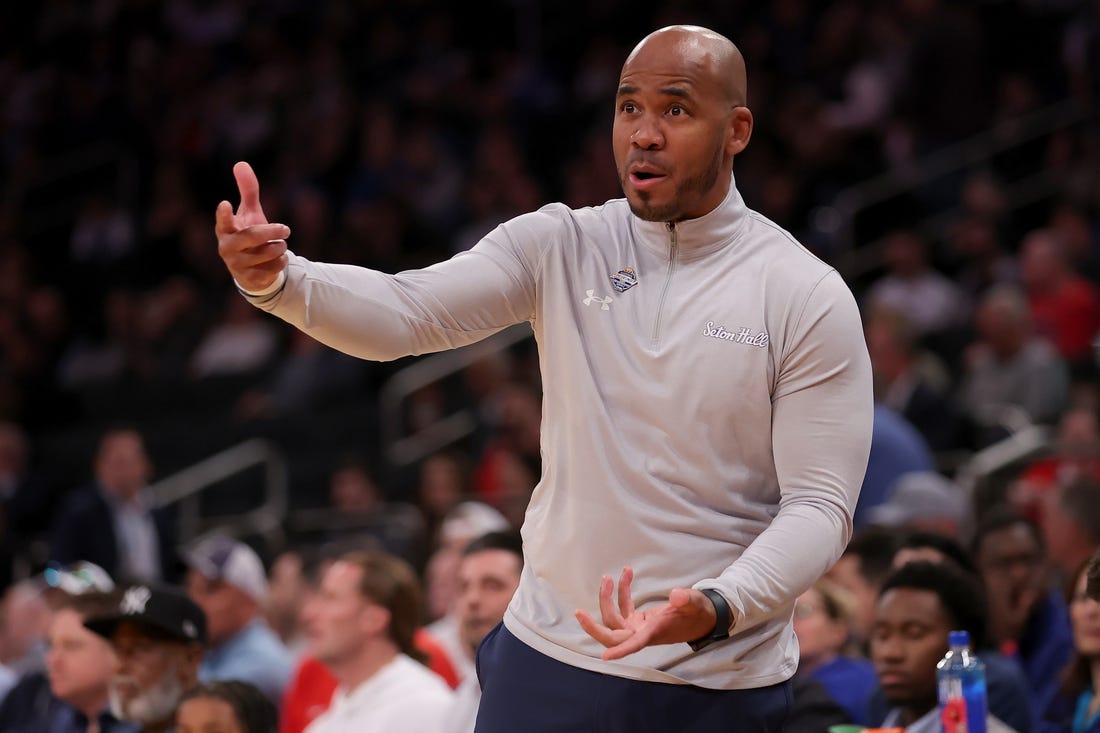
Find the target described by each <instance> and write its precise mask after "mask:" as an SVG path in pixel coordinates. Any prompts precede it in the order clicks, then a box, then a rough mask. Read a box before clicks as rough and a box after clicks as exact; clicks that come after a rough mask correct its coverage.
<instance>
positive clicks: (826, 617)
mask: <svg viewBox="0 0 1100 733" xmlns="http://www.w3.org/2000/svg"><path fill="white" fill-rule="evenodd" d="M852 612H853V601H852V600H851V599H850V598H849V597H848V594H847V593H846V592H845V591H843V590H842V589H841V588H840V587H839V586H837V585H836V584H834V583H832V582H831V581H829V580H826V579H824V578H823V579H821V580H819V581H817V583H815V584H814V586H813V587H812V588H810V590H808V591H806V592H805V593H803V594H802V595H801V596H799V598H798V601H797V602H796V603H795V605H794V633H795V635H796V636H797V637H798V650H799V660H798V673H797V675H798V676H799V677H804V678H807V679H810V680H814V681H816V682H818V683H819V684H820V685H821V686H822V687H823V688H824V690H825V692H826V694H827V695H828V696H829V698H830V699H832V700H833V701H834V702H836V703H837V704H838V705H840V706H841V707H842V708H843V709H844V712H845V713H846V717H847V721H846V722H849V723H857V724H859V725H868V724H869V723H870V720H869V719H868V713H869V712H870V711H869V708H868V704H869V701H870V699H871V693H872V692H873V691H874V690H875V687H876V685H877V682H876V680H875V669H874V666H873V665H872V664H871V662H870V661H869V660H868V659H866V658H865V657H862V656H853V655H849V654H847V653H846V650H847V649H848V648H849V647H848V644H849V641H850V636H851V625H850V619H851V617H852Z"/></svg>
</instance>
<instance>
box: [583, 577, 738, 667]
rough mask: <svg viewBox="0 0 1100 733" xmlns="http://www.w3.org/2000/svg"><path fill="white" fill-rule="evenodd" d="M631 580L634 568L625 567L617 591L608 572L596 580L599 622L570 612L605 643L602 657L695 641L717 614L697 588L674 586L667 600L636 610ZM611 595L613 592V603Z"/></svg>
mask: <svg viewBox="0 0 1100 733" xmlns="http://www.w3.org/2000/svg"><path fill="white" fill-rule="evenodd" d="M633 580H634V571H633V570H632V569H631V568H628V567H627V568H623V572H622V575H620V576H619V587H618V593H616V592H615V581H613V580H612V579H611V578H610V577H609V576H606V575H605V576H604V577H603V578H602V579H601V580H600V615H601V616H602V617H603V623H602V624H601V623H597V622H596V620H595V619H593V618H592V616H591V615H589V614H588V612H587V611H583V610H578V611H577V612H576V613H575V614H574V616H576V618H577V621H579V622H580V624H581V627H582V628H583V629H584V630H585V631H586V632H587V633H588V635H589V636H591V637H592V638H593V639H595V640H596V641H598V642H600V643H601V644H603V645H604V646H605V647H607V651H605V652H604V653H603V654H602V655H601V657H602V658H603V659H606V660H611V659H622V658H623V657H625V656H626V655H628V654H633V653H634V652H636V651H638V650H640V649H644V648H645V647H647V646H653V645H656V644H675V643H678V642H691V641H695V640H696V639H698V638H700V637H702V636H704V635H705V634H708V633H710V631H711V630H712V629H713V628H714V623H715V620H716V618H717V614H716V613H715V610H714V604H712V603H711V602H710V599H709V598H707V597H706V596H705V595H703V593H702V592H701V591H698V590H695V589H693V588H674V589H673V590H672V592H671V593H669V596H668V603H664V604H661V605H659V606H654V607H652V608H648V609H646V610H644V611H639V610H637V609H636V608H634V600H633V599H632V598H631V595H630V584H631V582H632V581H633ZM612 595H616V596H617V603H616V602H615V601H614V600H612Z"/></svg>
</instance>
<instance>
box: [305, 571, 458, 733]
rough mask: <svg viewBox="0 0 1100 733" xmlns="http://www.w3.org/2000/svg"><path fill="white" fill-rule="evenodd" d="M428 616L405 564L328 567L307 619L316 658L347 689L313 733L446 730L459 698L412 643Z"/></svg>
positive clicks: (337, 696) (308, 606) (339, 692)
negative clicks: (421, 659) (423, 617)
mask: <svg viewBox="0 0 1100 733" xmlns="http://www.w3.org/2000/svg"><path fill="white" fill-rule="evenodd" d="M422 613H423V609H422V607H421V600H420V588H419V583H418V581H417V579H416V575H415V573H414V572H413V570H412V568H411V567H409V566H408V565H407V564H406V563H405V562H404V561H402V560H400V559H398V558H396V557H393V556H389V555H384V554H379V553H371V552H358V553H350V554H347V555H345V556H343V557H342V558H341V559H340V560H337V561H336V562H335V563H333V564H332V565H331V566H329V568H328V569H327V570H326V571H325V573H324V576H323V578H322V580H321V586H320V590H319V591H318V593H317V595H315V596H313V597H311V598H310V600H309V602H308V603H307V604H306V608H305V612H304V614H303V617H304V621H305V624H306V628H307V630H308V634H309V639H310V646H309V652H310V654H311V655H312V656H314V657H316V658H317V659H318V660H319V661H321V662H322V663H323V664H325V665H326V666H327V667H328V668H329V669H330V670H332V673H333V675H335V677H336V679H337V680H338V681H339V683H340V687H339V688H338V689H337V691H336V694H335V695H334V696H333V699H332V703H331V705H330V707H329V708H328V710H326V711H325V712H324V713H323V714H321V716H320V717H318V718H317V719H315V720H314V721H313V722H312V723H310V725H309V727H308V728H307V729H306V730H307V733H338V732H341V731H346V730H351V729H353V728H354V729H375V730H397V729H399V730H402V731H406V732H407V733H435V732H436V731H438V730H439V729H440V726H442V725H443V723H444V721H445V720H446V716H447V714H448V711H449V708H450V705H451V703H452V698H453V694H452V692H451V691H450V690H449V689H448V687H447V684H446V683H445V682H443V680H441V679H440V678H439V677H438V676H436V675H435V674H433V673H432V672H431V671H429V670H428V669H427V668H426V667H424V666H423V665H421V664H420V662H419V661H417V657H419V652H418V651H417V649H416V647H415V645H414V642H413V637H414V634H415V631H416V628H417V627H418V625H419V623H420V618H421V615H422Z"/></svg>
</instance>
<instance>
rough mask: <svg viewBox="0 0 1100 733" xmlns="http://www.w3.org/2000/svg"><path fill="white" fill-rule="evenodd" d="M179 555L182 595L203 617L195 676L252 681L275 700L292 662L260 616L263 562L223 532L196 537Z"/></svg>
mask: <svg viewBox="0 0 1100 733" xmlns="http://www.w3.org/2000/svg"><path fill="white" fill-rule="evenodd" d="M184 558H185V562H186V564H187V567H188V571H187V593H188V595H189V596H190V597H191V600H193V601H194V602H195V603H197V604H198V605H199V607H200V608H202V610H203V612H204V614H205V615H206V637H207V642H208V647H207V649H206V652H205V653H204V654H203V658H202V663H201V664H200V665H199V679H200V680H202V681H203V682H207V681H210V680H240V681H242V682H251V683H252V684H254V685H256V686H257V687H259V688H260V689H261V690H263V692H264V694H266V695H267V696H268V697H269V698H271V701H272V702H273V703H278V701H279V700H280V699H281V698H282V695H283V690H284V689H285V688H286V684H287V682H288V680H289V679H290V674H291V671H292V668H293V661H292V658H291V655H290V652H289V651H287V648H286V647H285V646H284V645H283V643H282V641H280V640H279V637H278V636H276V635H275V632H274V631H272V630H271V628H270V627H269V626H268V625H267V624H266V623H265V622H264V619H263V613H262V609H263V607H264V604H265V603H266V602H267V590H268V589H267V575H266V573H265V571H264V565H263V561H261V560H260V557H259V555H257V554H256V552H255V551H254V550H253V549H252V548H251V547H249V546H248V545H247V544H245V543H244V542H240V541H237V540H234V539H233V538H231V537H229V536H227V535H211V536H209V537H206V538H205V539H203V540H200V541H199V542H197V543H196V544H195V545H193V546H192V547H191V548H190V549H188V550H187V551H186V552H185V553H184Z"/></svg>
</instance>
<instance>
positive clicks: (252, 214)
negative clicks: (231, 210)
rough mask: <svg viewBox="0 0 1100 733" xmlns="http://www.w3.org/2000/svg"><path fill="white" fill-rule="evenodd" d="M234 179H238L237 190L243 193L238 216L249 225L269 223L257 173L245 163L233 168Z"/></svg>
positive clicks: (241, 162)
mask: <svg viewBox="0 0 1100 733" xmlns="http://www.w3.org/2000/svg"><path fill="white" fill-rule="evenodd" d="M233 177H234V178H236V179H237V190H238V191H240V193H241V205H240V207H238V209H237V214H238V216H241V217H244V218H246V219H247V220H248V223H249V224H263V223H267V218H266V217H265V216H264V210H263V207H262V206H261V205H260V181H259V179H257V178H256V172H255V171H253V170H252V166H251V165H249V164H248V163H246V162H245V161H243V160H242V161H240V162H239V163H237V164H236V165H234V166H233Z"/></svg>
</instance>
